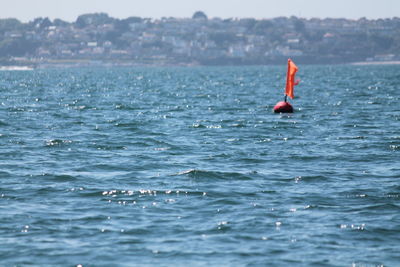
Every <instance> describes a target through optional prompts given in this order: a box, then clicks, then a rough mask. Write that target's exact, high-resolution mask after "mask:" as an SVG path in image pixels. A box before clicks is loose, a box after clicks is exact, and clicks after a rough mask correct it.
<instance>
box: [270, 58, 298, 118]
mask: <svg viewBox="0 0 400 267" xmlns="http://www.w3.org/2000/svg"><path fill="white" fill-rule="evenodd" d="M297 70H298V68H297V66H296V65H295V64H294V62H293V61H292V60H291V59H288V68H287V73H286V87H285V100H284V101H281V102H278V103H277V104H276V105H275V107H274V112H275V113H293V107H292V105H290V103H289V102H287V97H288V96H289V97H290V98H291V99H293V98H294V86H295V85H298V84H299V82H300V81H299V80H297V81H296V80H295V76H296V72H297Z"/></svg>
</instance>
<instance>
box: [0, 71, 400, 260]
mask: <svg viewBox="0 0 400 267" xmlns="http://www.w3.org/2000/svg"><path fill="white" fill-rule="evenodd" d="M299 68H300V70H299V72H298V78H300V79H301V80H302V81H301V83H300V85H299V86H297V87H296V90H295V94H296V96H297V98H296V99H295V100H293V101H291V102H292V104H293V105H294V108H295V113H293V114H286V115H284V114H274V113H273V112H272V108H273V106H274V105H275V103H276V102H278V101H281V100H282V99H283V86H284V83H285V71H286V68H285V66H274V67H193V68H178V67H176V68H172V67H171V68H167V67H166V68H155V67H149V68H139V67H138V68H82V69H49V70H34V71H21V72H15V71H3V72H0V266H78V265H82V266H355V267H356V266H357V267H361V266H382V265H383V266H400V104H399V102H400V66H344V65H337V66H301V65H300V66H299Z"/></svg>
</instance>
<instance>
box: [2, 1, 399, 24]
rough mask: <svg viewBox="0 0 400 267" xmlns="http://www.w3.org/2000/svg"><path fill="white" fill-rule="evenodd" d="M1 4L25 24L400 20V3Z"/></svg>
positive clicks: (7, 13)
mask: <svg viewBox="0 0 400 267" xmlns="http://www.w3.org/2000/svg"><path fill="white" fill-rule="evenodd" d="M0 4H1V5H0V6H1V8H0V18H17V19H19V20H21V21H23V22H28V21H31V20H33V19H34V18H37V17H49V18H50V19H55V18H60V19H63V20H66V21H69V22H72V21H75V20H76V18H77V17H78V16H79V15H81V14H85V13H94V12H105V13H108V14H109V15H110V16H112V17H115V18H127V17H130V16H138V17H146V18H161V17H177V18H188V17H191V16H192V15H193V13H194V12H196V11H203V12H205V13H206V14H207V16H208V17H209V18H214V17H219V18H250V17H252V18H257V19H262V18H274V17H279V16H297V17H302V18H327V17H330V18H348V19H359V18H361V17H366V18H368V19H378V18H392V17H400V0H0Z"/></svg>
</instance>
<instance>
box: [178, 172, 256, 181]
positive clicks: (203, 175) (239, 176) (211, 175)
mask: <svg viewBox="0 0 400 267" xmlns="http://www.w3.org/2000/svg"><path fill="white" fill-rule="evenodd" d="M181 175H184V176H188V177H191V178H196V179H218V180H220V179H221V180H252V177H251V176H249V175H248V174H243V173H239V172H221V171H207V170H199V169H188V170H185V171H181V172H178V173H176V174H173V176H181Z"/></svg>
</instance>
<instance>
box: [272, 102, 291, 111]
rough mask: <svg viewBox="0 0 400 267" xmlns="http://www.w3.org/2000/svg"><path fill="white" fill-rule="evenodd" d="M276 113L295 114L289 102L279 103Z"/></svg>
mask: <svg viewBox="0 0 400 267" xmlns="http://www.w3.org/2000/svg"><path fill="white" fill-rule="evenodd" d="M274 112H275V113H293V107H292V105H290V104H289V102H285V101H281V102H278V103H277V104H276V105H275V107H274Z"/></svg>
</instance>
